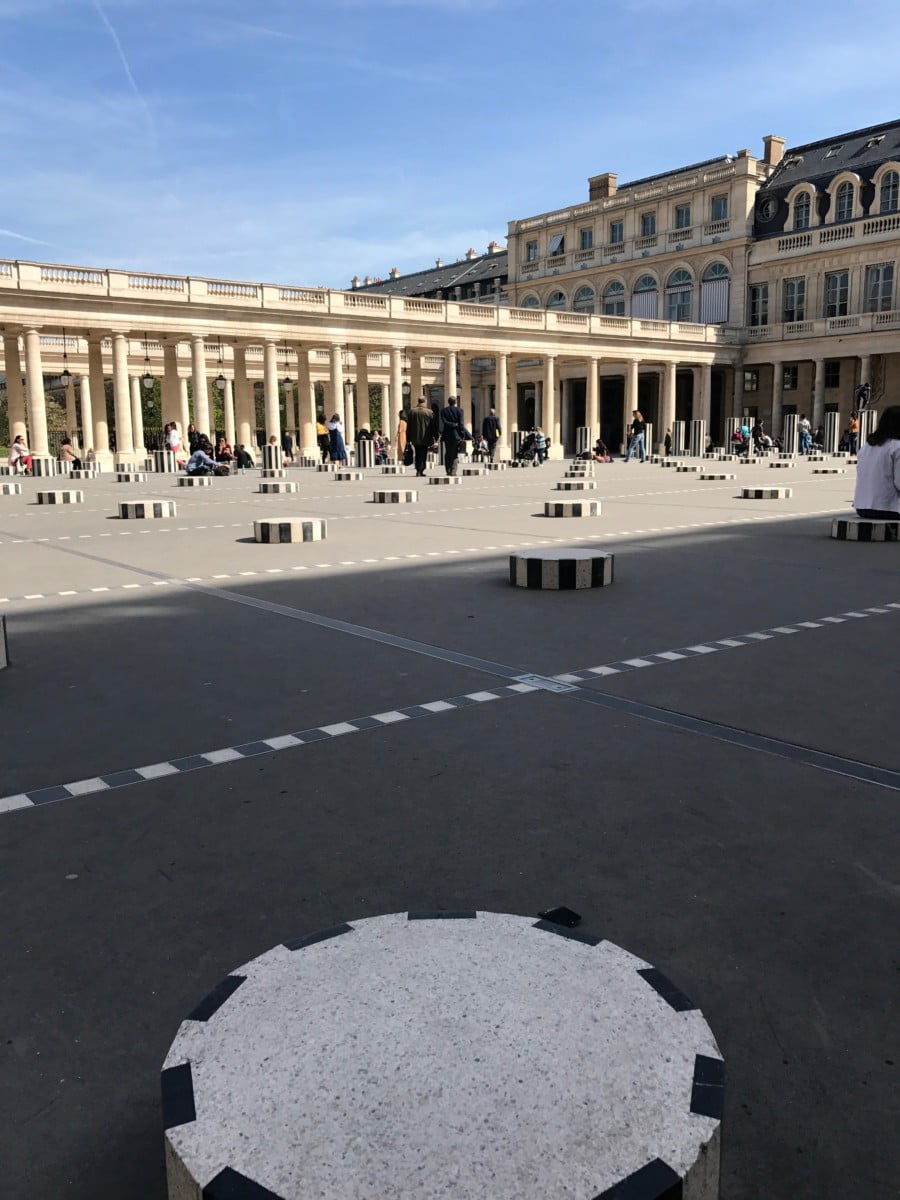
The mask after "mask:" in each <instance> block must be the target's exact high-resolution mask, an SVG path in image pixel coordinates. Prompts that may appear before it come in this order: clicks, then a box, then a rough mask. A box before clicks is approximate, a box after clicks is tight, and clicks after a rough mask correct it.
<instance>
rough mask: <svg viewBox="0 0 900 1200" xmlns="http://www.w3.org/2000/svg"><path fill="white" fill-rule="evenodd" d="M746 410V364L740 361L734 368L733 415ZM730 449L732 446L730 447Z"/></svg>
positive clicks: (735, 415) (739, 414) (740, 413)
mask: <svg viewBox="0 0 900 1200" xmlns="http://www.w3.org/2000/svg"><path fill="white" fill-rule="evenodd" d="M743 411H744V364H743V363H738V364H737V366H736V367H734V368H733V370H732V391H731V415H732V416H733V417H739V416H741V415H742V414H743ZM729 449H730V447H729Z"/></svg>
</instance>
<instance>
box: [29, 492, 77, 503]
mask: <svg viewBox="0 0 900 1200" xmlns="http://www.w3.org/2000/svg"><path fill="white" fill-rule="evenodd" d="M37 502H38V504H83V503H84V492H78V491H60V492H38V494H37Z"/></svg>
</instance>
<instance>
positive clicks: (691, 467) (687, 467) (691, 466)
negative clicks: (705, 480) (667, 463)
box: [678, 463, 701, 475]
mask: <svg viewBox="0 0 900 1200" xmlns="http://www.w3.org/2000/svg"><path fill="white" fill-rule="evenodd" d="M699 470H701V468H700V466H699V464H698V463H684V464H683V465H682V466H680V467H679V468H678V474H679V475H682V474H684V473H685V472H694V473H696V472H697V471H699Z"/></svg>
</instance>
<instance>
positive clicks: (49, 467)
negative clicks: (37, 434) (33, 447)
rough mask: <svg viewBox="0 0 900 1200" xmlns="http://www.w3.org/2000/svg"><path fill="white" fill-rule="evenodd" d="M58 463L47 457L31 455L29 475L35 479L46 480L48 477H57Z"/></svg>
mask: <svg viewBox="0 0 900 1200" xmlns="http://www.w3.org/2000/svg"><path fill="white" fill-rule="evenodd" d="M58 467H59V463H58V462H57V460H56V459H55V458H50V456H49V455H44V454H33V455H32V456H31V473H32V475H34V476H35V477H36V478H38V479H40V478H44V479H46V478H47V477H48V476H49V475H58V474H59V471H58V469H57V468H58Z"/></svg>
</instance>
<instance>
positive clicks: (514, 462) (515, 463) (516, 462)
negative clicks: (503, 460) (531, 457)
mask: <svg viewBox="0 0 900 1200" xmlns="http://www.w3.org/2000/svg"><path fill="white" fill-rule="evenodd" d="M507 466H509V467H511V468H512V469H513V470H515V469H516V468H517V467H530V466H531V463H528V462H522V460H521V458H511V459H510V460H509V462H508V463H507Z"/></svg>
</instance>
